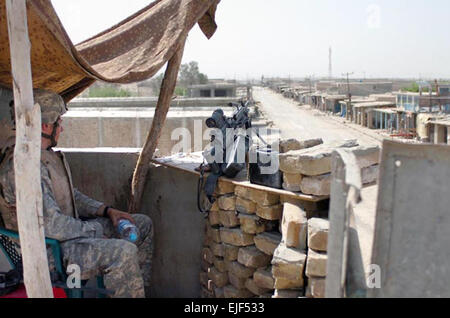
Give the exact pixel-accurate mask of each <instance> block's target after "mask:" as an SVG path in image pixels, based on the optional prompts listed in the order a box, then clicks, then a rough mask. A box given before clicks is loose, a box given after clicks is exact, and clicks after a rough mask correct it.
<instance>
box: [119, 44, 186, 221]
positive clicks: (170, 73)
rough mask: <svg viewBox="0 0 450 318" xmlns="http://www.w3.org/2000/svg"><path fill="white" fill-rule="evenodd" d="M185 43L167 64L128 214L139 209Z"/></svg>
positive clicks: (137, 166)
mask: <svg viewBox="0 0 450 318" xmlns="http://www.w3.org/2000/svg"><path fill="white" fill-rule="evenodd" d="M185 41H186V39H184V41H182V43H181V45H180V47H179V48H178V49H177V51H176V52H175V54H174V56H172V58H171V59H170V60H169V62H168V63H167V69H166V72H165V74H164V79H163V81H162V84H161V92H160V93H159V98H158V103H157V105H156V110H155V116H154V117H153V121H152V127H151V129H150V132H149V134H148V135H147V139H146V141H145V144H144V147H143V149H142V151H141V154H140V155H139V159H138V162H137V164H136V169H135V170H134V174H133V181H132V183H131V200H130V204H129V207H128V211H129V212H130V213H135V212H137V211H139V209H140V207H141V200H142V193H143V191H144V187H145V181H146V178H147V172H148V169H149V164H150V160H151V159H152V158H153V154H154V152H155V150H156V146H157V145H158V140H159V137H160V136H161V131H162V128H163V126H164V122H165V121H166V117H167V112H168V111H169V107H170V102H171V101H172V96H173V92H174V91H175V85H176V83H177V77H178V70H179V69H180V64H181V60H182V58H183V51H184V44H185Z"/></svg>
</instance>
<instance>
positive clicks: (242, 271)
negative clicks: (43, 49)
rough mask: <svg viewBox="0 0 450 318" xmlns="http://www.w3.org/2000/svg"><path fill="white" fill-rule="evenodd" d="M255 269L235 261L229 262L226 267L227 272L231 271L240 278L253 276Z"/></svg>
mask: <svg viewBox="0 0 450 318" xmlns="http://www.w3.org/2000/svg"><path fill="white" fill-rule="evenodd" d="M255 270H256V269H255V268H251V267H245V266H244V265H242V264H241V263H238V262H236V261H234V262H231V263H229V267H228V272H230V273H233V274H234V275H236V276H237V277H240V278H249V277H250V276H253V273H254V272H255Z"/></svg>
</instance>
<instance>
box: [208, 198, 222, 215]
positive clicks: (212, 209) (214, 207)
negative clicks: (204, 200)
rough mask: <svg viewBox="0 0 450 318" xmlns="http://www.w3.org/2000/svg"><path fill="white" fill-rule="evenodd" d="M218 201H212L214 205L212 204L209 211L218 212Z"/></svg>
mask: <svg viewBox="0 0 450 318" xmlns="http://www.w3.org/2000/svg"><path fill="white" fill-rule="evenodd" d="M219 210H220V209H219V201H217V200H216V201H214V203H213V204H212V206H211V208H210V209H209V211H210V212H211V211H214V212H219Z"/></svg>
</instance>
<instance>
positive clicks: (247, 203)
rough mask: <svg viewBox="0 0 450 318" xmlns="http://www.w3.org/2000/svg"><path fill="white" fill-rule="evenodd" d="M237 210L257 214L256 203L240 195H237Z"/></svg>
mask: <svg viewBox="0 0 450 318" xmlns="http://www.w3.org/2000/svg"><path fill="white" fill-rule="evenodd" d="M236 211H238V212H241V213H246V214H255V212H256V203H255V202H253V201H251V200H247V199H244V198H242V197H239V196H238V197H236Z"/></svg>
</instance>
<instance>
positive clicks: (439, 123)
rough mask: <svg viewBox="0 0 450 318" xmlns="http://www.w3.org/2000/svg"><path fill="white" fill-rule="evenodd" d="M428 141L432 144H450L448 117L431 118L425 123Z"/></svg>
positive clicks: (449, 118) (449, 122)
mask: <svg viewBox="0 0 450 318" xmlns="http://www.w3.org/2000/svg"><path fill="white" fill-rule="evenodd" d="M427 130H428V136H429V141H430V142H431V143H433V144H450V117H449V116H446V117H443V118H433V119H432V120H430V121H429V122H428V123H427Z"/></svg>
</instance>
